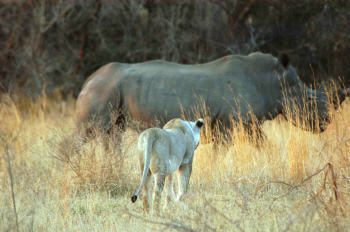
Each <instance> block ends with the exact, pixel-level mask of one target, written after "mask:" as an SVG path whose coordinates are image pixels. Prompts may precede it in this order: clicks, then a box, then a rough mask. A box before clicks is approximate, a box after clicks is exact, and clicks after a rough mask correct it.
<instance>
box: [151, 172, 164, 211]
mask: <svg viewBox="0 0 350 232" xmlns="http://www.w3.org/2000/svg"><path fill="white" fill-rule="evenodd" d="M154 176H155V186H154V193H153V210H154V211H155V212H156V214H157V215H159V202H160V198H161V196H162V191H163V188H164V182H165V172H160V173H157V174H155V175H154Z"/></svg>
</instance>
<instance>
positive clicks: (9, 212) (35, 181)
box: [0, 95, 350, 231]
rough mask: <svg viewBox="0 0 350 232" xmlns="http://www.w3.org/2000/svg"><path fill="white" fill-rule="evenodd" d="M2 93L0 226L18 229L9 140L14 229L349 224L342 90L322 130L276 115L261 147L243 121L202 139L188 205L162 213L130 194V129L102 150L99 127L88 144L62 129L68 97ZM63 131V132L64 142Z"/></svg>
mask: <svg viewBox="0 0 350 232" xmlns="http://www.w3.org/2000/svg"><path fill="white" fill-rule="evenodd" d="M1 99H2V100H1V103H0V104H1V105H0V111H1V114H0V132H1V134H0V136H1V141H0V142H1V146H0V151H1V153H0V197H1V201H0V231H10V230H15V229H16V221H15V217H14V210H13V204H12V196H11V188H10V186H11V185H10V178H9V173H8V168H7V164H8V162H7V158H6V147H8V148H9V156H10V160H11V167H12V175H13V178H14V194H15V200H16V206H17V215H18V226H19V230H20V231H42V230H45V231H62V230H66V231H145V230H146V231H163V230H165V229H166V228H168V229H169V230H185V231H186V230H198V231H211V230H218V231H257V230H260V231H261V230H262V231H266V230H267V231H269V230H272V231H281V230H292V231H310V230H312V231H333V230H337V231H338V230H340V231H344V230H347V228H349V226H350V222H349V218H350V210H349V209H350V207H349V203H350V201H349V200H350V198H349V194H350V192H349V189H350V160H349V158H350V155H349V154H350V148H349V145H350V122H349V120H348V118H349V114H350V106H349V102H348V100H347V102H346V103H343V107H342V108H341V109H340V110H339V112H335V114H334V119H333V122H332V123H331V124H330V125H329V127H328V129H327V130H326V132H324V133H322V134H313V133H310V132H306V131H303V130H301V129H299V128H297V127H295V126H293V125H291V123H289V122H287V121H285V120H284V119H282V117H281V118H280V117H279V118H277V119H276V120H274V121H268V122H266V123H265V124H264V125H263V126H262V128H263V131H264V132H265V134H266V135H267V139H268V141H265V142H264V143H262V144H261V145H259V148H256V147H257V146H256V144H255V143H257V141H256V140H254V141H252V142H250V141H249V139H248V137H247V135H246V134H245V133H244V132H242V129H241V128H240V127H237V128H234V129H233V130H232V132H231V134H232V136H229V137H230V138H234V139H228V140H226V142H224V143H222V144H219V145H218V147H217V148H216V149H213V144H201V145H200V146H199V147H198V150H197V153H196V155H195V161H194V169H193V173H192V177H191V181H190V189H189V192H188V195H187V198H186V205H187V207H188V209H187V210H186V211H184V210H183V209H182V208H181V207H177V205H176V204H175V205H174V207H172V208H171V210H165V211H162V216H161V217H143V216H142V214H141V208H142V203H141V200H140V201H137V202H136V203H135V204H132V203H131V201H130V196H132V195H133V194H134V193H135V191H136V189H137V188H138V186H139V183H140V172H141V170H140V169H139V165H138V161H137V159H136V157H137V155H136V154H137V153H136V152H137V147H136V142H137V137H138V133H137V132H135V131H133V130H130V129H128V130H127V131H126V132H125V133H124V134H123V136H122V142H121V144H122V148H121V149H119V146H118V145H119V142H120V140H119V139H118V138H116V137H117V136H116V137H115V138H110V139H109V142H110V149H109V151H108V152H106V151H105V150H104V148H103V145H102V136H103V135H100V134H98V133H97V139H96V140H93V141H91V142H89V143H87V144H83V143H81V142H80V141H79V138H77V137H74V136H73V137H69V135H70V134H71V133H72V132H73V131H74V118H73V112H74V100H73V99H71V98H69V99H68V100H67V101H62V100H57V99H37V100H36V101H35V102H34V101H31V100H23V98H18V99H16V98H10V97H9V96H7V95H2V98H1ZM218 136H220V135H218ZM64 138H68V140H67V141H68V142H66V143H65V144H62V143H61V141H62V140H63V139H64ZM74 146H78V147H79V149H78V150H75V149H74ZM327 163H330V165H329V166H325V165H326V164H327ZM323 167H324V169H323V170H322V171H321V172H319V173H318V174H316V175H314V176H312V175H313V174H315V173H317V172H318V171H319V170H321V169H322V168H323ZM332 172H333V173H334V175H332ZM308 177H311V178H310V179H308V180H306V179H307V178H308ZM303 180H306V181H304V182H303ZM264 184H265V185H264ZM287 184H288V185H287ZM176 188H177V187H176V184H175V190H176ZM336 194H337V197H336Z"/></svg>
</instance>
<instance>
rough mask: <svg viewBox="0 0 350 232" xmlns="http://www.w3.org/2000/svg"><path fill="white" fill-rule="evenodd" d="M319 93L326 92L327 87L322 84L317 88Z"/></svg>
mask: <svg viewBox="0 0 350 232" xmlns="http://www.w3.org/2000/svg"><path fill="white" fill-rule="evenodd" d="M317 91H319V92H326V86H324V84H323V83H322V84H320V85H319V86H318V88H317Z"/></svg>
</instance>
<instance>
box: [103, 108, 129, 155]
mask: <svg viewBox="0 0 350 232" xmlns="http://www.w3.org/2000/svg"><path fill="white" fill-rule="evenodd" d="M104 128H106V129H107V130H106V133H105V134H104V136H103V137H104V138H103V145H104V148H105V151H109V150H110V149H111V148H112V150H113V151H115V152H116V153H117V154H120V153H121V140H122V134H123V132H125V129H126V118H125V115H124V114H122V113H121V112H119V113H118V114H116V116H114V115H113V113H112V115H111V118H110V120H109V122H108V123H105V125H104ZM114 148H115V150H114Z"/></svg>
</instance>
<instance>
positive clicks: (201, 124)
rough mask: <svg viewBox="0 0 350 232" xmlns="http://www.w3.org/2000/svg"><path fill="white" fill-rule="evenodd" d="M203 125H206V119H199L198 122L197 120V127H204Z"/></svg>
mask: <svg viewBox="0 0 350 232" xmlns="http://www.w3.org/2000/svg"><path fill="white" fill-rule="evenodd" d="M203 125H204V120H203V119H198V120H197V122H196V127H198V128H202V126H203Z"/></svg>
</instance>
